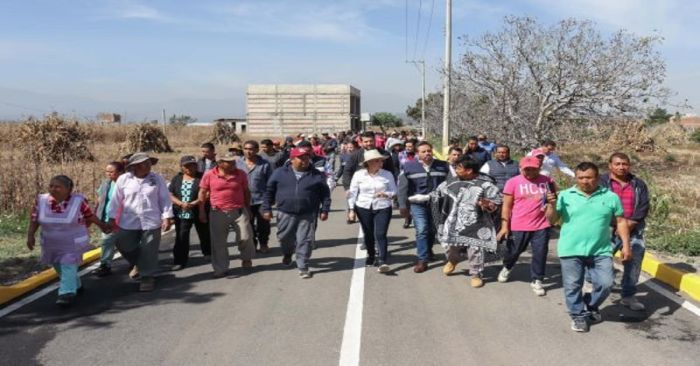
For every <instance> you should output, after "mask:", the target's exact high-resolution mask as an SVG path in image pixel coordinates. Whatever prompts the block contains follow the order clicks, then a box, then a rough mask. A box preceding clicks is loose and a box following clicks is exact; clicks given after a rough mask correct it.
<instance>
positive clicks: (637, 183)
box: [598, 173, 649, 233]
mask: <svg viewBox="0 0 700 366" xmlns="http://www.w3.org/2000/svg"><path fill="white" fill-rule="evenodd" d="M630 178H631V180H630V184H631V185H632V187H633V188H634V212H633V213H632V216H630V217H628V219H630V220H632V221H636V222H637V226H635V227H634V230H633V232H636V233H641V232H643V231H644V228H645V227H646V217H647V214H649V189H648V188H647V185H646V183H644V181H643V180H641V179H639V178H637V176H635V175H633V174H630ZM611 181H612V178H610V173H607V174H603V175H601V176H600V178H599V182H598V183H599V184H600V185H601V186H603V187H605V188H608V189H611V190H612V188H611V186H612V183H611Z"/></svg>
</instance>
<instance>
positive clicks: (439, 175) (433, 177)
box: [398, 160, 450, 208]
mask: <svg viewBox="0 0 700 366" xmlns="http://www.w3.org/2000/svg"><path fill="white" fill-rule="evenodd" d="M428 174H430V176H428ZM449 175H450V166H449V165H448V164H447V163H446V162H444V161H442V160H433V163H432V164H431V165H430V173H428V172H426V171H425V168H423V163H421V162H420V161H409V162H407V163H406V164H405V165H404V166H403V172H401V175H399V187H398V190H399V193H398V200H399V207H400V208H408V206H409V202H408V197H410V196H413V195H414V194H428V193H430V192H432V191H434V190H435V189H436V188H437V187H438V186H439V185H440V183H442V182H444V181H445V179H447V177H448V176H449ZM429 180H430V181H429Z"/></svg>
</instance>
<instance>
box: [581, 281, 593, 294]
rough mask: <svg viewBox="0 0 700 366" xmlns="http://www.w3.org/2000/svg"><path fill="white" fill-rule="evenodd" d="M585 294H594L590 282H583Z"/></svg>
mask: <svg viewBox="0 0 700 366" xmlns="http://www.w3.org/2000/svg"><path fill="white" fill-rule="evenodd" d="M581 290H582V291H583V293H584V294H586V293H588V294H589V293H591V292H593V284H592V283H590V282H588V281H583V287H582V288H581Z"/></svg>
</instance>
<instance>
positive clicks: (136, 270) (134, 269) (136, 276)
mask: <svg viewBox="0 0 700 366" xmlns="http://www.w3.org/2000/svg"><path fill="white" fill-rule="evenodd" d="M129 277H131V279H132V280H137V279H139V277H141V274H140V273H139V267H136V266H133V267H131V271H129Z"/></svg>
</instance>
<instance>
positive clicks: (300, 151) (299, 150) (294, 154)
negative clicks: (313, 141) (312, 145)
mask: <svg viewBox="0 0 700 366" xmlns="http://www.w3.org/2000/svg"><path fill="white" fill-rule="evenodd" d="M303 155H311V151H310V150H309V149H306V148H303V147H295V148H293V149H292V151H291V152H290V153H289V157H290V158H291V159H294V158H298V157H300V156H303Z"/></svg>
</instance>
